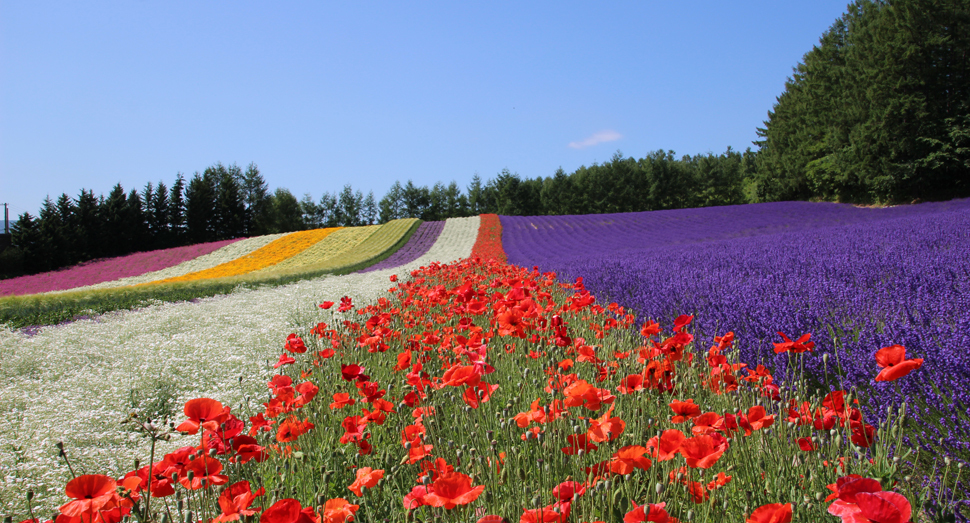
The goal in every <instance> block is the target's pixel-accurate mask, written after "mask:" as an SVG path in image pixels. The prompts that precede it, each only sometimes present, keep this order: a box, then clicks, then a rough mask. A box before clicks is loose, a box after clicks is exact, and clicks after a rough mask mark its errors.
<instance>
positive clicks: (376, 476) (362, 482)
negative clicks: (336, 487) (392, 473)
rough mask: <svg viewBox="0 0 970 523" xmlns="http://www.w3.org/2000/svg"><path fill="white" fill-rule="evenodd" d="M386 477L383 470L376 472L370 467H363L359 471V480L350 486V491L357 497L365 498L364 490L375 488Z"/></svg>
mask: <svg viewBox="0 0 970 523" xmlns="http://www.w3.org/2000/svg"><path fill="white" fill-rule="evenodd" d="M383 477H384V471H383V470H374V469H372V468H370V467H361V468H359V469H357V479H355V480H354V482H353V483H351V484H350V486H349V487H347V488H348V489H350V491H351V492H353V493H354V494H357V496H363V495H364V494H363V492H362V489H364V488H374V487H375V486H376V485H377V482H378V481H380V479H381V478H383Z"/></svg>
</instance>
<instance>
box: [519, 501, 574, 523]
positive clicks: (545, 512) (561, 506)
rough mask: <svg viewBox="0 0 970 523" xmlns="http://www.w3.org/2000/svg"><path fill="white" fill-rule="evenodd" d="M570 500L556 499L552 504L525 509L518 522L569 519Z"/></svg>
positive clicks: (553, 522)
mask: <svg viewBox="0 0 970 523" xmlns="http://www.w3.org/2000/svg"><path fill="white" fill-rule="evenodd" d="M571 505H572V504H571V503H570V502H563V501H557V502H555V503H553V504H552V505H548V506H545V507H542V508H536V509H532V510H526V511H524V512H523V513H522V516H520V517H519V523H566V522H567V521H569V511H570V506H571Z"/></svg>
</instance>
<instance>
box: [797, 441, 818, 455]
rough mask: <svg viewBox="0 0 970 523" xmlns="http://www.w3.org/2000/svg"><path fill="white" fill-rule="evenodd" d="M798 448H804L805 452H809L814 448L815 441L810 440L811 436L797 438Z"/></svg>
mask: <svg viewBox="0 0 970 523" xmlns="http://www.w3.org/2000/svg"><path fill="white" fill-rule="evenodd" d="M798 448H800V449H802V450H804V451H805V452H811V451H813V450H815V449H816V447H815V443H813V442H812V438H798Z"/></svg>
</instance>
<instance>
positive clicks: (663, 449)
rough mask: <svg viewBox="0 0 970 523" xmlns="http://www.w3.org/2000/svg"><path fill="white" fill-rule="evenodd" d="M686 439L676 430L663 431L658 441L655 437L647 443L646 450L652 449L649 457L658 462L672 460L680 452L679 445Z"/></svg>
mask: <svg viewBox="0 0 970 523" xmlns="http://www.w3.org/2000/svg"><path fill="white" fill-rule="evenodd" d="M686 439H687V436H684V433H683V432H681V431H679V430H676V429H671V430H665V431H664V432H663V434H661V435H660V439H659V440H658V439H657V437H656V436H654V437H652V438H650V439H649V440H648V441H647V448H648V449H652V452H651V453H650V455H651V456H653V457H654V458H656V459H657V460H658V461H667V460H669V459H673V458H674V456H676V455H677V453H678V452H680V445H681V444H682V443H683V442H684V440H686Z"/></svg>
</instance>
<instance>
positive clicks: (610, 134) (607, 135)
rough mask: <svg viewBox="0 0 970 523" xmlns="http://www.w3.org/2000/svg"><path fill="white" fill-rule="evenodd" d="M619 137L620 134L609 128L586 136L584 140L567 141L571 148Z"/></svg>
mask: <svg viewBox="0 0 970 523" xmlns="http://www.w3.org/2000/svg"><path fill="white" fill-rule="evenodd" d="M620 138H623V135H622V134H620V133H618V132H616V131H613V130H611V129H607V130H605V131H600V132H598V133H593V135H592V136H590V137H589V138H586V139H585V140H580V141H578V142H569V147H570V148H571V149H585V148H587V147H592V146H594V145H596V144H600V143H603V142H613V141H616V140H619V139H620Z"/></svg>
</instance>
